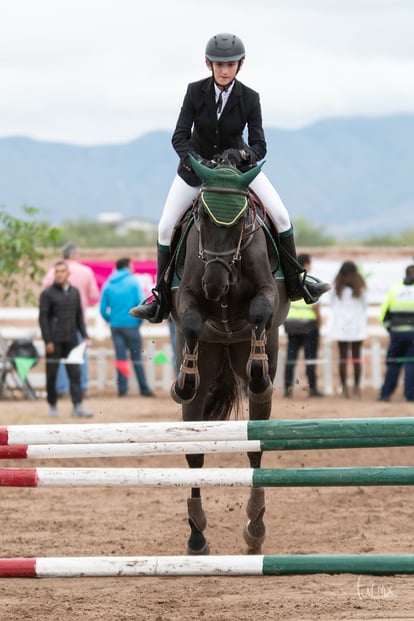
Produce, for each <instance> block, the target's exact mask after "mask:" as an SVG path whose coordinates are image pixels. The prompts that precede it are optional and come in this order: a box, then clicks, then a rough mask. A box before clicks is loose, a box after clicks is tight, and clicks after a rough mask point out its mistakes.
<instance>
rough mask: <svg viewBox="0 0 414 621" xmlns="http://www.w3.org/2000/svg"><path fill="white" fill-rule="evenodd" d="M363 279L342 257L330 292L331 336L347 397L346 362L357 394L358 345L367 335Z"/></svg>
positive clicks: (360, 344) (354, 265)
mask: <svg viewBox="0 0 414 621" xmlns="http://www.w3.org/2000/svg"><path fill="white" fill-rule="evenodd" d="M366 289H367V286H366V282H365V280H364V278H363V277H362V276H361V274H360V273H359V272H358V269H357V266H356V264H355V263H354V262H353V261H345V262H344V263H343V264H342V266H341V268H340V270H339V272H338V274H337V275H336V277H335V281H334V288H333V291H332V293H331V311H332V316H331V320H332V323H331V337H332V339H334V340H336V341H337V342H338V349H339V378H340V382H341V386H342V394H343V395H344V397H346V398H349V391H348V385H347V362H349V361H352V364H353V368H354V390H353V393H354V396H356V397H359V396H360V395H361V389H360V382H361V362H362V360H361V347H362V343H363V341H364V339H365V338H366V337H367V335H368V324H367V312H366V311H367V296H366Z"/></svg>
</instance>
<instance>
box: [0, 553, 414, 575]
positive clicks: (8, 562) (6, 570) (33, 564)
mask: <svg viewBox="0 0 414 621" xmlns="http://www.w3.org/2000/svg"><path fill="white" fill-rule="evenodd" d="M344 573H349V574H370V575H392V574H413V573H414V555H408V554H407V555H385V554H373V555H356V554H345V555H339V554H336V555H322V554H312V555H300V554H294V555H286V556H263V555H249V556H154V557H151V556H150V557H145V556H125V557H116V556H102V557H99V556H89V557H88V556H86V557H67V558H65V557H55V558H53V557H52V558H10V559H6V558H3V559H0V578H86V577H123V576H128V577H131V576H283V575H285V576H286V575H300V574H344Z"/></svg>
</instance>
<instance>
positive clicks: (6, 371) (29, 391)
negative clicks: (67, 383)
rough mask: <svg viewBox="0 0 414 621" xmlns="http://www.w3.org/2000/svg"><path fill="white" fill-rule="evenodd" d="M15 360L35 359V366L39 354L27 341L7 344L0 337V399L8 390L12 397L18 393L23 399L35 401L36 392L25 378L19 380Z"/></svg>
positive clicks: (20, 340) (22, 340) (30, 342)
mask: <svg viewBox="0 0 414 621" xmlns="http://www.w3.org/2000/svg"><path fill="white" fill-rule="evenodd" d="M16 358H35V359H36V362H35V364H37V363H38V361H39V353H38V351H37V349H36V347H35V346H34V344H33V343H32V341H30V340H29V339H16V340H15V341H13V342H12V343H11V344H9V342H8V341H7V340H6V339H4V338H3V337H2V336H1V335H0V399H1V398H3V397H4V396H5V391H6V390H8V391H9V392H10V393H11V394H12V396H13V397H15V396H16V392H20V393H21V394H22V395H23V397H24V398H25V399H31V400H35V399H37V395H36V391H35V389H34V388H33V386H32V385H31V384H30V381H29V380H28V378H27V377H26V378H25V379H24V380H22V379H21V377H20V375H19V373H18V371H17V367H16V362H15V359H16ZM33 366H34V365H33Z"/></svg>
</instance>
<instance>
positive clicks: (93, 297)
mask: <svg viewBox="0 0 414 621" xmlns="http://www.w3.org/2000/svg"><path fill="white" fill-rule="evenodd" d="M62 257H63V260H64V261H66V263H67V265H68V267H69V282H70V284H71V285H73V286H74V287H76V288H77V289H78V290H79V293H80V297H81V305H82V311H83V320H84V322H85V325H86V309H87V307H88V306H92V305H94V304H96V303H97V302H98V300H99V289H98V285H97V282H96V278H95V274H94V273H93V270H92V269H91V268H90V267H88V266H87V265H82V263H79V247H78V246H77V245H76V244H74V243H73V242H67V244H65V245H64V246H63V248H62ZM53 280H54V268H52V269H51V270H50V271H49V272H48V273H47V274H46V276H45V279H44V281H43V287H48V286H49V285H51V284H52V283H53ZM78 341H79V343H81V342H82V335H81V334H78ZM88 385H89V360H88V356H87V353H86V352H85V357H84V362H83V364H82V365H81V389H82V393H83V394H85V393H87V392H88ZM68 389H69V380H68V374H67V372H66V368H65V365H63V364H61V365H59V370H58V374H57V379H56V390H57V393H58V395H63V394H65V393H67V392H68Z"/></svg>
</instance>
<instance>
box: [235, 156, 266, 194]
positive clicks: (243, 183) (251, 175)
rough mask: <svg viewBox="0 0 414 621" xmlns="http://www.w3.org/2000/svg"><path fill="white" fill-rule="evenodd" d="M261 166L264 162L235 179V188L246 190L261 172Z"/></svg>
mask: <svg viewBox="0 0 414 621" xmlns="http://www.w3.org/2000/svg"><path fill="white" fill-rule="evenodd" d="M263 164H264V162H262V163H261V164H258V165H257V166H255V167H254V168H251V169H250V170H248V171H246V172H245V173H241V174H240V175H238V176H237V177H235V182H236V183H237V186H238V187H239V188H247V187H248V186H249V185H250V184H251V182H252V181H253V179H255V178H256V177H257V175H258V174H259V172H260V171H261V170H262V166H263Z"/></svg>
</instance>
